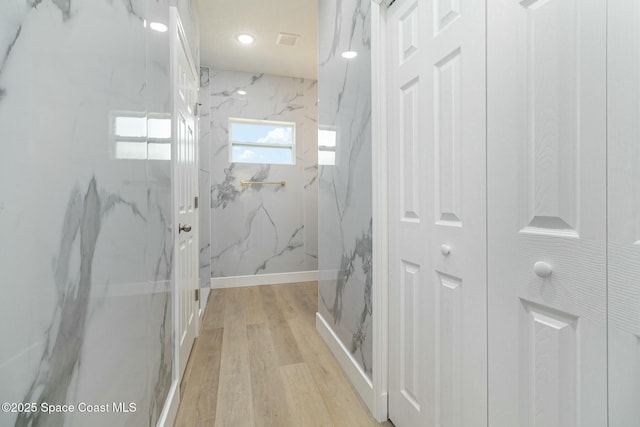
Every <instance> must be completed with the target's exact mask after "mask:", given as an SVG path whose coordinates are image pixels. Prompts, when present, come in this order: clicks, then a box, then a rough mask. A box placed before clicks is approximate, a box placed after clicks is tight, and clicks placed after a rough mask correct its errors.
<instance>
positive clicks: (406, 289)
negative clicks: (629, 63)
mask: <svg viewBox="0 0 640 427" xmlns="http://www.w3.org/2000/svg"><path fill="white" fill-rule="evenodd" d="M387 22H388V32H387V37H388V43H389V49H388V57H387V63H388V73H389V79H388V84H389V90H388V96H389V120H388V124H389V141H390V150H389V162H390V163H389V171H390V176H389V179H390V182H389V184H390V187H389V188H390V200H389V206H390V225H389V226H390V242H389V243H390V260H389V263H390V264H389V265H390V297H389V298H390V322H391V323H390V325H391V327H390V331H391V334H390V394H389V414H390V418H391V420H392V421H393V422H394V424H395V425H396V426H398V427H405V426H406V427H413V426H433V425H436V426H446V427H463V426H464V427H475V426H486V424H487V423H486V422H487V406H486V405H487V404H486V402H487V396H486V394H487V372H486V367H487V359H486V355H487V328H486V319H487V315H486V186H485V182H486V179H485V177H486V170H485V163H486V151H485V150H486V142H485V135H486V131H485V124H486V116H485V107H486V102H485V9H484V4H483V2H478V1H477V0H461V1H454V0H452V1H434V2H423V1H416V0H397V1H396V2H395V3H394V5H392V6H391V8H390V9H389V15H388V20H387Z"/></svg>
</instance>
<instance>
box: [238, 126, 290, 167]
mask: <svg viewBox="0 0 640 427" xmlns="http://www.w3.org/2000/svg"><path fill="white" fill-rule="evenodd" d="M295 141H296V124H295V123H290V122H270V121H264V120H246V119H229V145H230V152H231V153H230V161H231V162H232V163H269V164H277V165H293V164H295V163H296V151H295V146H296V143H295Z"/></svg>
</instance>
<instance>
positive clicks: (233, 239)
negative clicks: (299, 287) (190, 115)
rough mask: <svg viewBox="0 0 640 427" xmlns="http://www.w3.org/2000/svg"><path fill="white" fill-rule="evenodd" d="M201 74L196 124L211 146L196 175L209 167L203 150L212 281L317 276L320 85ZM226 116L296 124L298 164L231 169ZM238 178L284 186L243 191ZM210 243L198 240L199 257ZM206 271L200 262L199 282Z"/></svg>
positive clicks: (233, 165)
mask: <svg viewBox="0 0 640 427" xmlns="http://www.w3.org/2000/svg"><path fill="white" fill-rule="evenodd" d="M202 73H203V74H201V80H202V86H203V87H202V88H201V103H202V104H203V106H202V108H203V112H202V115H201V119H200V126H201V135H205V134H207V133H208V137H209V138H210V146H209V147H208V150H201V169H203V168H206V167H207V166H208V165H203V163H202V162H206V159H204V157H203V156H204V155H205V151H208V154H209V155H210V162H209V165H210V167H211V170H210V171H209V173H207V172H206V171H202V172H201V176H207V175H210V179H211V188H210V195H209V196H210V199H209V203H210V206H211V232H210V237H212V239H211V240H210V242H211V247H210V253H211V255H210V261H211V263H210V265H211V266H210V268H211V272H212V277H230V276H246V275H254V274H271V273H290V272H298V271H314V270H317V269H318V264H317V253H318V252H317V247H318V222H317V221H318V211H317V209H318V207H317V206H318V205H317V203H318V201H317V191H318V190H317V172H318V165H317V159H318V154H317V150H318V148H317V147H318V143H317V141H318V139H317V138H318V132H317V105H316V104H317V82H316V81H315V80H308V79H300V78H292V77H280V76H271V75H266V74H250V73H243V72H236V71H222V70H209V69H207V68H203V69H202ZM240 89H242V90H244V91H245V92H247V93H246V95H239V94H238V93H237V91H238V90H240ZM207 94H208V95H209V96H208V99H204V98H205V97H206V96H207ZM206 114H208V118H207V117H206V116H205V115H206ZM230 117H234V118H245V119H258V120H275V121H288V122H295V123H296V164H295V165H262V164H247V163H230V160H229V136H228V122H229V118H230ZM207 121H208V123H209V128H208V129H207V128H206V125H207ZM241 180H249V181H278V182H279V181H286V183H287V184H286V186H285V187H280V186H279V185H277V186H274V185H254V186H251V187H242V186H241V185H240V181H241ZM201 191H203V190H202V189H201ZM205 197H206V196H203V199H204V198H205ZM201 220H203V221H204V220H205V219H203V217H201ZM204 227H206V226H204V225H203V230H204ZM207 237H209V236H204V237H201V253H203V252H206V251H207V250H208V249H207V247H206V246H207V243H204V242H202V239H206V238H207ZM206 268H207V267H206V260H205V259H204V257H203V258H201V277H202V273H203V272H206Z"/></svg>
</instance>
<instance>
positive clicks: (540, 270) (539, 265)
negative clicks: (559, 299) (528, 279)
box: [533, 261, 553, 279]
mask: <svg viewBox="0 0 640 427" xmlns="http://www.w3.org/2000/svg"><path fill="white" fill-rule="evenodd" d="M533 272H534V273H536V274H537V275H538V276H539V277H542V278H543V279H545V278H547V277H549V276H551V273H552V272H553V269H552V268H551V264H549V263H548V262H544V261H538V262H536V263H535V264H534V265H533Z"/></svg>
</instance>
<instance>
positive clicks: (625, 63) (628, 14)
mask: <svg viewBox="0 0 640 427" xmlns="http://www.w3.org/2000/svg"><path fill="white" fill-rule="evenodd" d="M608 20H609V26H608V47H607V57H608V76H607V80H608V83H607V95H608V111H607V116H608V139H607V141H608V142H607V145H608V156H607V157H608V162H609V168H608V205H609V208H608V222H609V235H608V237H609V242H608V249H609V260H608V261H609V265H608V267H609V274H608V279H609V283H608V284H609V287H608V290H609V404H610V408H609V414H610V423H609V425H610V426H611V427H624V426H636V425H638V424H640V405H639V404H638V402H640V143H639V142H638V141H639V140H640V77H639V76H640V25H639V24H640V4H639V3H638V2H637V1H635V0H609V2H608Z"/></svg>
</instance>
